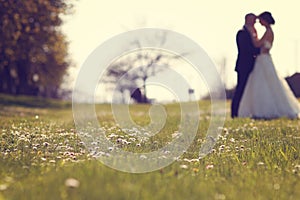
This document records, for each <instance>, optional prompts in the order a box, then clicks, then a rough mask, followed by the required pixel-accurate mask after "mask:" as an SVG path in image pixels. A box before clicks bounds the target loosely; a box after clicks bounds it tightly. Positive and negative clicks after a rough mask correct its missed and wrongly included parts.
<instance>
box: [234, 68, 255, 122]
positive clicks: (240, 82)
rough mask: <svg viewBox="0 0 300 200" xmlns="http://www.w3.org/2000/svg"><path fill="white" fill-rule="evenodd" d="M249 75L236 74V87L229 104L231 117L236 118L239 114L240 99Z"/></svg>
mask: <svg viewBox="0 0 300 200" xmlns="http://www.w3.org/2000/svg"><path fill="white" fill-rule="evenodd" d="M249 74H250V73H241V72H238V77H237V79H238V80H237V86H236V89H235V93H234V96H233V99H232V103H231V117H232V118H234V117H237V116H238V112H239V106H240V101H241V99H242V96H243V93H244V90H245V87H246V84H247V80H248V77H249Z"/></svg>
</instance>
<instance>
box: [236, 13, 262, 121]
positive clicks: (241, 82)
mask: <svg viewBox="0 0 300 200" xmlns="http://www.w3.org/2000/svg"><path fill="white" fill-rule="evenodd" d="M256 18H257V17H256V15H254V14H253V13H249V14H247V15H246V16H245V25H244V27H243V29H241V30H239V31H238V33H237V35H236V43H237V47H238V57H237V61H236V66H235V71H236V72H237V86H236V90H235V94H234V97H233V99H232V104H231V117H232V118H235V117H238V110H239V105H240V101H241V98H242V96H243V92H244V89H245V86H246V83H247V80H248V77H249V74H250V73H251V71H252V70H253V67H254V63H255V58H256V56H257V55H258V54H259V51H260V49H259V48H256V47H255V46H254V44H253V42H252V37H257V35H256V30H255V28H254V24H255V21H256Z"/></svg>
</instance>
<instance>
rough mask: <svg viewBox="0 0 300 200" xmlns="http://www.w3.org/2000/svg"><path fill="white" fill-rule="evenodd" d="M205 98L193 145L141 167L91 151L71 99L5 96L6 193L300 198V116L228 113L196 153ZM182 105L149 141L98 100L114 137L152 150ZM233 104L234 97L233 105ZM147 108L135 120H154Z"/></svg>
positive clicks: (1, 109)
mask: <svg viewBox="0 0 300 200" xmlns="http://www.w3.org/2000/svg"><path fill="white" fill-rule="evenodd" d="M198 103H199V108H200V110H201V111H202V112H201V115H199V120H200V126H199V128H198V131H197V134H196V137H195V139H194V140H193V142H192V144H191V145H190V147H189V148H188V150H187V151H186V152H185V153H184V154H183V155H182V156H180V157H179V158H178V159H177V160H176V161H174V162H173V163H172V164H170V165H169V166H167V167H164V168H162V169H159V170H156V171H153V172H148V173H141V174H134V173H125V172H120V171H118V170H115V169H112V168H109V167H107V166H106V165H104V164H102V163H101V162H100V161H99V160H98V159H97V158H96V157H95V156H94V155H93V154H92V153H91V152H90V151H88V150H87V148H86V147H85V145H84V142H82V141H81V139H80V137H78V135H77V132H76V128H75V126H74V121H73V115H72V105H71V104H70V103H69V102H60V101H55V100H45V99H37V98H31V97H18V98H16V97H11V96H5V95H1V98H0V200H3V199H9V200H10V199H16V200H19V199H39V200H42V199H55V200H56V199H72V200H73V199H89V200H91V199H105V200H106V199H189V200H190V199H191V200H192V199H197V200H198V199H209V200H211V199H212V200H225V199H230V200H231V199H234V200H235V199H245V200H252V199H255V200H265V199H272V200H273V199H280V200H281V199H282V200H296V199H300V153H299V152H300V120H290V119H286V118H281V119H275V120H252V119H246V118H245V119H231V118H230V117H229V115H228V116H227V118H226V120H225V124H224V126H223V127H219V128H220V129H222V130H221V134H220V135H219V138H218V140H217V143H216V145H215V146H214V149H213V150H212V151H211V153H209V154H208V155H207V156H205V157H204V158H202V159H197V158H198V154H199V148H200V147H201V143H202V142H203V138H204V136H205V133H206V131H207V127H208V125H209V122H210V117H211V116H210V112H209V108H210V102H209V101H200V102H198ZM178 106H179V105H177V104H166V105H164V107H165V109H166V110H167V113H171V114H170V116H168V120H167V123H166V126H165V127H164V129H163V131H162V133H160V134H158V135H155V136H153V137H151V138H150V139H149V140H146V141H139V140H138V139H135V138H134V136H132V137H129V136H127V135H126V134H124V133H123V132H122V131H120V129H118V126H117V124H116V123H115V122H114V117H113V115H112V113H111V107H110V105H108V104H102V105H97V106H96V112H97V116H98V119H99V123H100V124H101V125H102V126H103V127H105V131H106V132H105V134H106V135H107V137H108V138H110V140H111V141H112V142H114V143H116V145H120V147H121V148H124V149H126V150H128V151H140V152H143V151H145V152H147V151H152V150H153V149H159V148H160V147H162V146H163V145H165V144H166V143H167V142H168V141H170V140H172V137H174V133H176V130H177V123H178V120H179V119H180V112H179V111H178V109H179V108H178ZM229 107H230V101H228V102H227V109H228V112H229ZM148 110H149V105H132V106H131V109H130V113H131V116H132V119H133V120H134V121H135V122H136V123H137V124H140V125H145V124H147V123H149V117H148V114H147V113H148ZM125 141H126V142H125ZM120 142H121V144H119V143H120Z"/></svg>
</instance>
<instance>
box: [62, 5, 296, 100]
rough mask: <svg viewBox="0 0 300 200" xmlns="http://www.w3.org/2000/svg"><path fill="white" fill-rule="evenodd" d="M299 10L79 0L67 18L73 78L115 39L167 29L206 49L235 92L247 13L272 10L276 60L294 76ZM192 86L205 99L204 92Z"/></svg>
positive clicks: (292, 7) (279, 67) (283, 71)
mask: <svg viewBox="0 0 300 200" xmlns="http://www.w3.org/2000/svg"><path fill="white" fill-rule="evenodd" d="M299 8H300V1H299V0H285V1H279V0H273V1H267V0H243V1H240V0H226V1H222V0H185V1H179V0H178V1H176V0H163V1H162V0H151V1H145V0H126V1H120V0H110V1H101V0H79V1H76V2H75V7H74V14H72V15H70V16H67V17H65V23H64V25H63V31H64V32H65V34H66V36H67V39H68V41H69V42H70V46H69V49H70V50H69V52H70V58H71V59H72V60H73V63H74V66H75V67H74V68H72V70H71V74H72V77H73V79H74V80H75V79H76V76H77V73H78V71H79V69H80V67H81V66H82V64H83V63H84V61H85V60H86V59H87V57H88V56H89V54H91V52H93V51H94V50H95V49H96V48H97V47H98V46H99V45H100V44H102V43H103V42H105V41H107V40H108V39H110V38H112V37H113V36H115V35H118V34H120V33H123V32H126V31H130V30H135V29H138V28H146V27H147V28H162V29H169V30H172V31H176V32H178V33H180V34H183V35H185V36H186V37H188V38H190V39H191V40H193V41H195V42H196V43H197V44H198V45H200V46H201V47H202V48H203V49H204V50H205V51H206V53H207V54H208V56H209V57H210V58H211V59H212V60H213V62H214V63H215V65H216V67H217V69H218V71H219V72H220V77H221V78H222V79H223V80H224V82H225V85H226V87H229V88H230V87H233V86H234V85H235V82H236V73H235V72H234V67H235V66H234V65H235V60H236V56H237V48H236V42H235V36H236V32H237V31H238V30H239V29H240V28H241V27H242V26H243V24H244V15H245V14H246V13H249V12H253V13H255V14H259V13H261V12H263V11H270V12H271V13H272V14H273V17H274V18H275V21H276V23H275V25H274V26H273V30H274V34H275V40H274V43H273V48H272V49H271V55H272V58H273V62H274V64H275V67H276V69H277V71H278V74H279V75H280V76H283V77H285V76H289V75H292V74H293V73H295V72H296V71H299V72H300V25H299V20H300V12H299ZM256 28H257V30H258V33H259V36H261V34H262V33H263V31H264V29H263V28H262V27H261V26H259V25H257V26H256ZM198 82H199V80H198V81H195V82H194V84H198ZM192 84H193V83H192ZM192 87H194V88H195V93H196V95H199V94H200V92H199V90H201V89H197V88H198V86H192ZM150 94H151V92H150ZM153 95H154V94H153ZM187 98H188V96H187Z"/></svg>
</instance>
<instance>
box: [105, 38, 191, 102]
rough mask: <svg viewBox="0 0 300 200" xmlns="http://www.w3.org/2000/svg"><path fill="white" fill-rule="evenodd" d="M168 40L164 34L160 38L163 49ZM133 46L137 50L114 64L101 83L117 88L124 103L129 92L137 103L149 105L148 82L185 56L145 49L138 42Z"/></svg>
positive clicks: (134, 42)
mask: <svg viewBox="0 0 300 200" xmlns="http://www.w3.org/2000/svg"><path fill="white" fill-rule="evenodd" d="M166 39H167V34H166V33H164V34H163V35H160V36H158V39H157V42H159V45H160V46H162V47H163V45H164V44H165V42H166ZM132 44H133V45H135V46H136V47H137V50H136V51H133V52H130V53H128V54H126V55H124V56H122V57H120V58H119V59H117V60H115V61H114V62H112V64H111V65H110V66H109V67H108V69H107V70H106V72H105V74H104V78H102V80H100V82H101V81H103V82H105V83H109V85H110V86H112V87H116V90H118V91H119V92H120V93H121V94H122V95H123V102H124V99H126V98H125V97H124V94H127V92H129V94H130V97H131V98H132V99H134V101H136V102H137V103H149V99H148V97H147V87H146V81H147V80H148V79H149V78H150V77H154V76H155V75H157V74H158V73H159V72H162V71H164V70H166V69H167V68H168V67H170V64H171V61H175V60H176V59H179V58H180V57H181V56H183V54H182V55H175V54H173V53H170V52H167V51H165V50H163V49H149V48H146V49H143V48H141V46H142V45H141V42H140V41H138V40H136V41H133V42H132ZM184 54H185V53H184ZM109 89H111V87H109Z"/></svg>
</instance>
